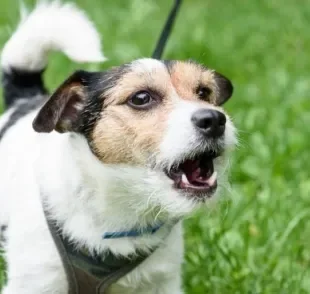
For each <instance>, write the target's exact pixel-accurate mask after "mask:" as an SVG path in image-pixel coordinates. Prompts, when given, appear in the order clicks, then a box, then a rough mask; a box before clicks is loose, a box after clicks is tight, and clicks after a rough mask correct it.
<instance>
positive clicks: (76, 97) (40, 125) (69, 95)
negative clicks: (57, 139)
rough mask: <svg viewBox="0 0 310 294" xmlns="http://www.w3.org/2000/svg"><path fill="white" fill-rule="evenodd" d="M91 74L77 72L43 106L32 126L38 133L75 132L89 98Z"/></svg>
mask: <svg viewBox="0 0 310 294" xmlns="http://www.w3.org/2000/svg"><path fill="white" fill-rule="evenodd" d="M90 75H91V73H89V72H86V71H76V72H75V73H74V74H73V75H72V76H70V77H69V78H68V79H67V80H66V81H65V82H64V83H63V84H62V85H61V86H60V87H59V88H58V89H57V90H56V91H55V92H54V94H52V96H51V97H50V98H49V99H48V101H47V102H46V103H45V104H44V105H43V107H42V108H41V110H40V111H39V113H38V115H37V116H36V118H35V119H34V121H33V123H32V126H33V128H34V130H35V131H36V132H41V133H49V132H52V131H53V130H56V131H58V132H60V133H64V132H70V131H74V130H75V128H76V124H77V121H78V119H79V115H80V113H81V112H82V111H83V109H84V105H85V103H86V100H87V98H88V93H87V87H86V86H87V83H88V81H89V79H90Z"/></svg>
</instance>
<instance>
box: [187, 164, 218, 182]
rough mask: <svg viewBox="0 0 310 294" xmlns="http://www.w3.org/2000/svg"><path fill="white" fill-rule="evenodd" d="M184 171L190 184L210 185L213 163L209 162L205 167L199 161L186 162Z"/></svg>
mask: <svg viewBox="0 0 310 294" xmlns="http://www.w3.org/2000/svg"><path fill="white" fill-rule="evenodd" d="M181 169H182V171H183V172H184V173H185V175H186V177H187V180H188V181H189V183H191V184H193V185H195V184H196V185H197V184H198V185H199V184H201V185H210V184H212V183H209V180H210V177H211V175H212V173H213V161H212V160H210V161H207V162H205V163H204V164H203V165H202V164H201V163H200V161H199V160H186V161H185V162H184V163H183V164H182V166H181Z"/></svg>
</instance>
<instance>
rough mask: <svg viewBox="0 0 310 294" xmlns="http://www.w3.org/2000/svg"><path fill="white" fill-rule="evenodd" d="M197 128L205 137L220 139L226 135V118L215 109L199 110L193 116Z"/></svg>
mask: <svg viewBox="0 0 310 294" xmlns="http://www.w3.org/2000/svg"><path fill="white" fill-rule="evenodd" d="M192 122H193V124H194V125H195V127H196V128H197V129H198V130H199V131H200V132H201V133H202V134H204V135H205V136H208V137H213V138H216V137H220V136H222V135H223V134H224V131H225V124H226V116H225V114H223V113H222V112H219V111H217V110H213V109H199V110H197V111H195V112H194V113H193V115H192Z"/></svg>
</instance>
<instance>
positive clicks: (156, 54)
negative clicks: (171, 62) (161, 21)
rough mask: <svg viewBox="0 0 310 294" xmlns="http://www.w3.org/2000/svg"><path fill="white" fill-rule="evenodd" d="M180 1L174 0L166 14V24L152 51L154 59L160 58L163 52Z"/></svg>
mask: <svg viewBox="0 0 310 294" xmlns="http://www.w3.org/2000/svg"><path fill="white" fill-rule="evenodd" d="M181 3H182V0H175V3H174V6H173V7H172V9H171V11H170V14H169V16H168V19H167V21H166V24H165V26H164V28H163V30H162V33H161V35H160V37H159V40H158V42H157V44H156V47H155V50H154V52H153V55H152V57H153V58H155V59H160V58H161V56H162V54H163V51H164V49H165V46H166V43H167V41H168V38H169V36H170V33H171V31H172V27H173V24H174V22H175V19H176V16H177V13H178V11H179V9H180V6H181Z"/></svg>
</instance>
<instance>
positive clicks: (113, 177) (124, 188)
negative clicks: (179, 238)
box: [44, 135, 175, 255]
mask: <svg viewBox="0 0 310 294" xmlns="http://www.w3.org/2000/svg"><path fill="white" fill-rule="evenodd" d="M61 136H63V138H61V140H60V141H59V144H60V145H59V146H58V147H59V150H61V151H60V152H59V154H58V155H59V161H57V164H58V166H57V168H58V170H60V171H64V172H63V173H59V172H58V173H59V174H58V175H56V177H58V178H57V179H56V181H58V182H61V183H62V185H63V186H62V187H61V189H59V190H57V188H55V187H54V186H53V184H52V183H51V184H50V188H51V189H49V191H48V190H47V191H45V192H44V194H46V195H47V199H46V203H47V205H48V207H49V209H50V211H51V213H52V215H53V218H54V219H55V220H57V221H58V222H59V224H61V227H62V228H63V231H64V234H65V235H67V236H68V237H69V238H70V239H73V240H74V241H75V243H76V246H77V247H79V246H81V247H82V246H86V247H88V249H89V250H90V251H92V250H96V251H100V252H104V251H105V250H107V249H110V250H112V251H113V252H114V253H116V254H124V255H127V254H130V253H132V252H134V251H135V250H136V249H147V248H151V247H153V246H156V245H157V244H158V243H159V242H162V240H163V239H164V238H165V236H166V235H167V232H168V231H169V230H170V229H171V224H173V223H174V222H175V219H174V218H170V217H169V215H168V214H166V213H160V209H159V208H154V207H153V209H150V208H148V207H147V205H146V203H147V200H148V197H149V196H150V195H151V193H152V191H151V190H150V191H147V190H145V187H147V185H142V186H139V185H138V186H135V185H134V184H133V185H131V183H132V178H133V173H134V177H135V178H139V177H141V179H143V177H144V176H145V170H143V169H139V168H130V167H127V168H126V167H123V168H122V169H121V173H120V169H119V168H115V167H113V166H106V165H104V164H102V163H101V162H100V161H99V160H98V159H97V158H95V156H94V155H93V154H92V153H91V152H90V150H89V147H88V145H87V142H86V141H85V140H83V138H80V137H78V136H70V135H68V136H67V135H61ZM62 140H63V142H61V141H62ZM54 164H56V163H54ZM59 164H60V165H61V166H59ZM52 165H53V163H52ZM51 168H52V169H54V168H53V167H51ZM55 168H56V167H55ZM44 186H46V185H44ZM150 189H151V188H150ZM124 200H126V201H124ZM159 224H160V225H161V224H163V226H162V227H161V228H160V229H158V230H156V232H154V234H149V233H147V234H141V235H140V236H138V238H131V237H124V238H121V239H119V238H117V239H114V238H109V239H104V238H103V235H104V234H105V233H111V232H112V233H113V232H127V231H132V230H135V231H138V230H142V231H143V230H145V229H146V228H148V229H150V230H152V229H153V228H156V227H157V226H158V225H159Z"/></svg>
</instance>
